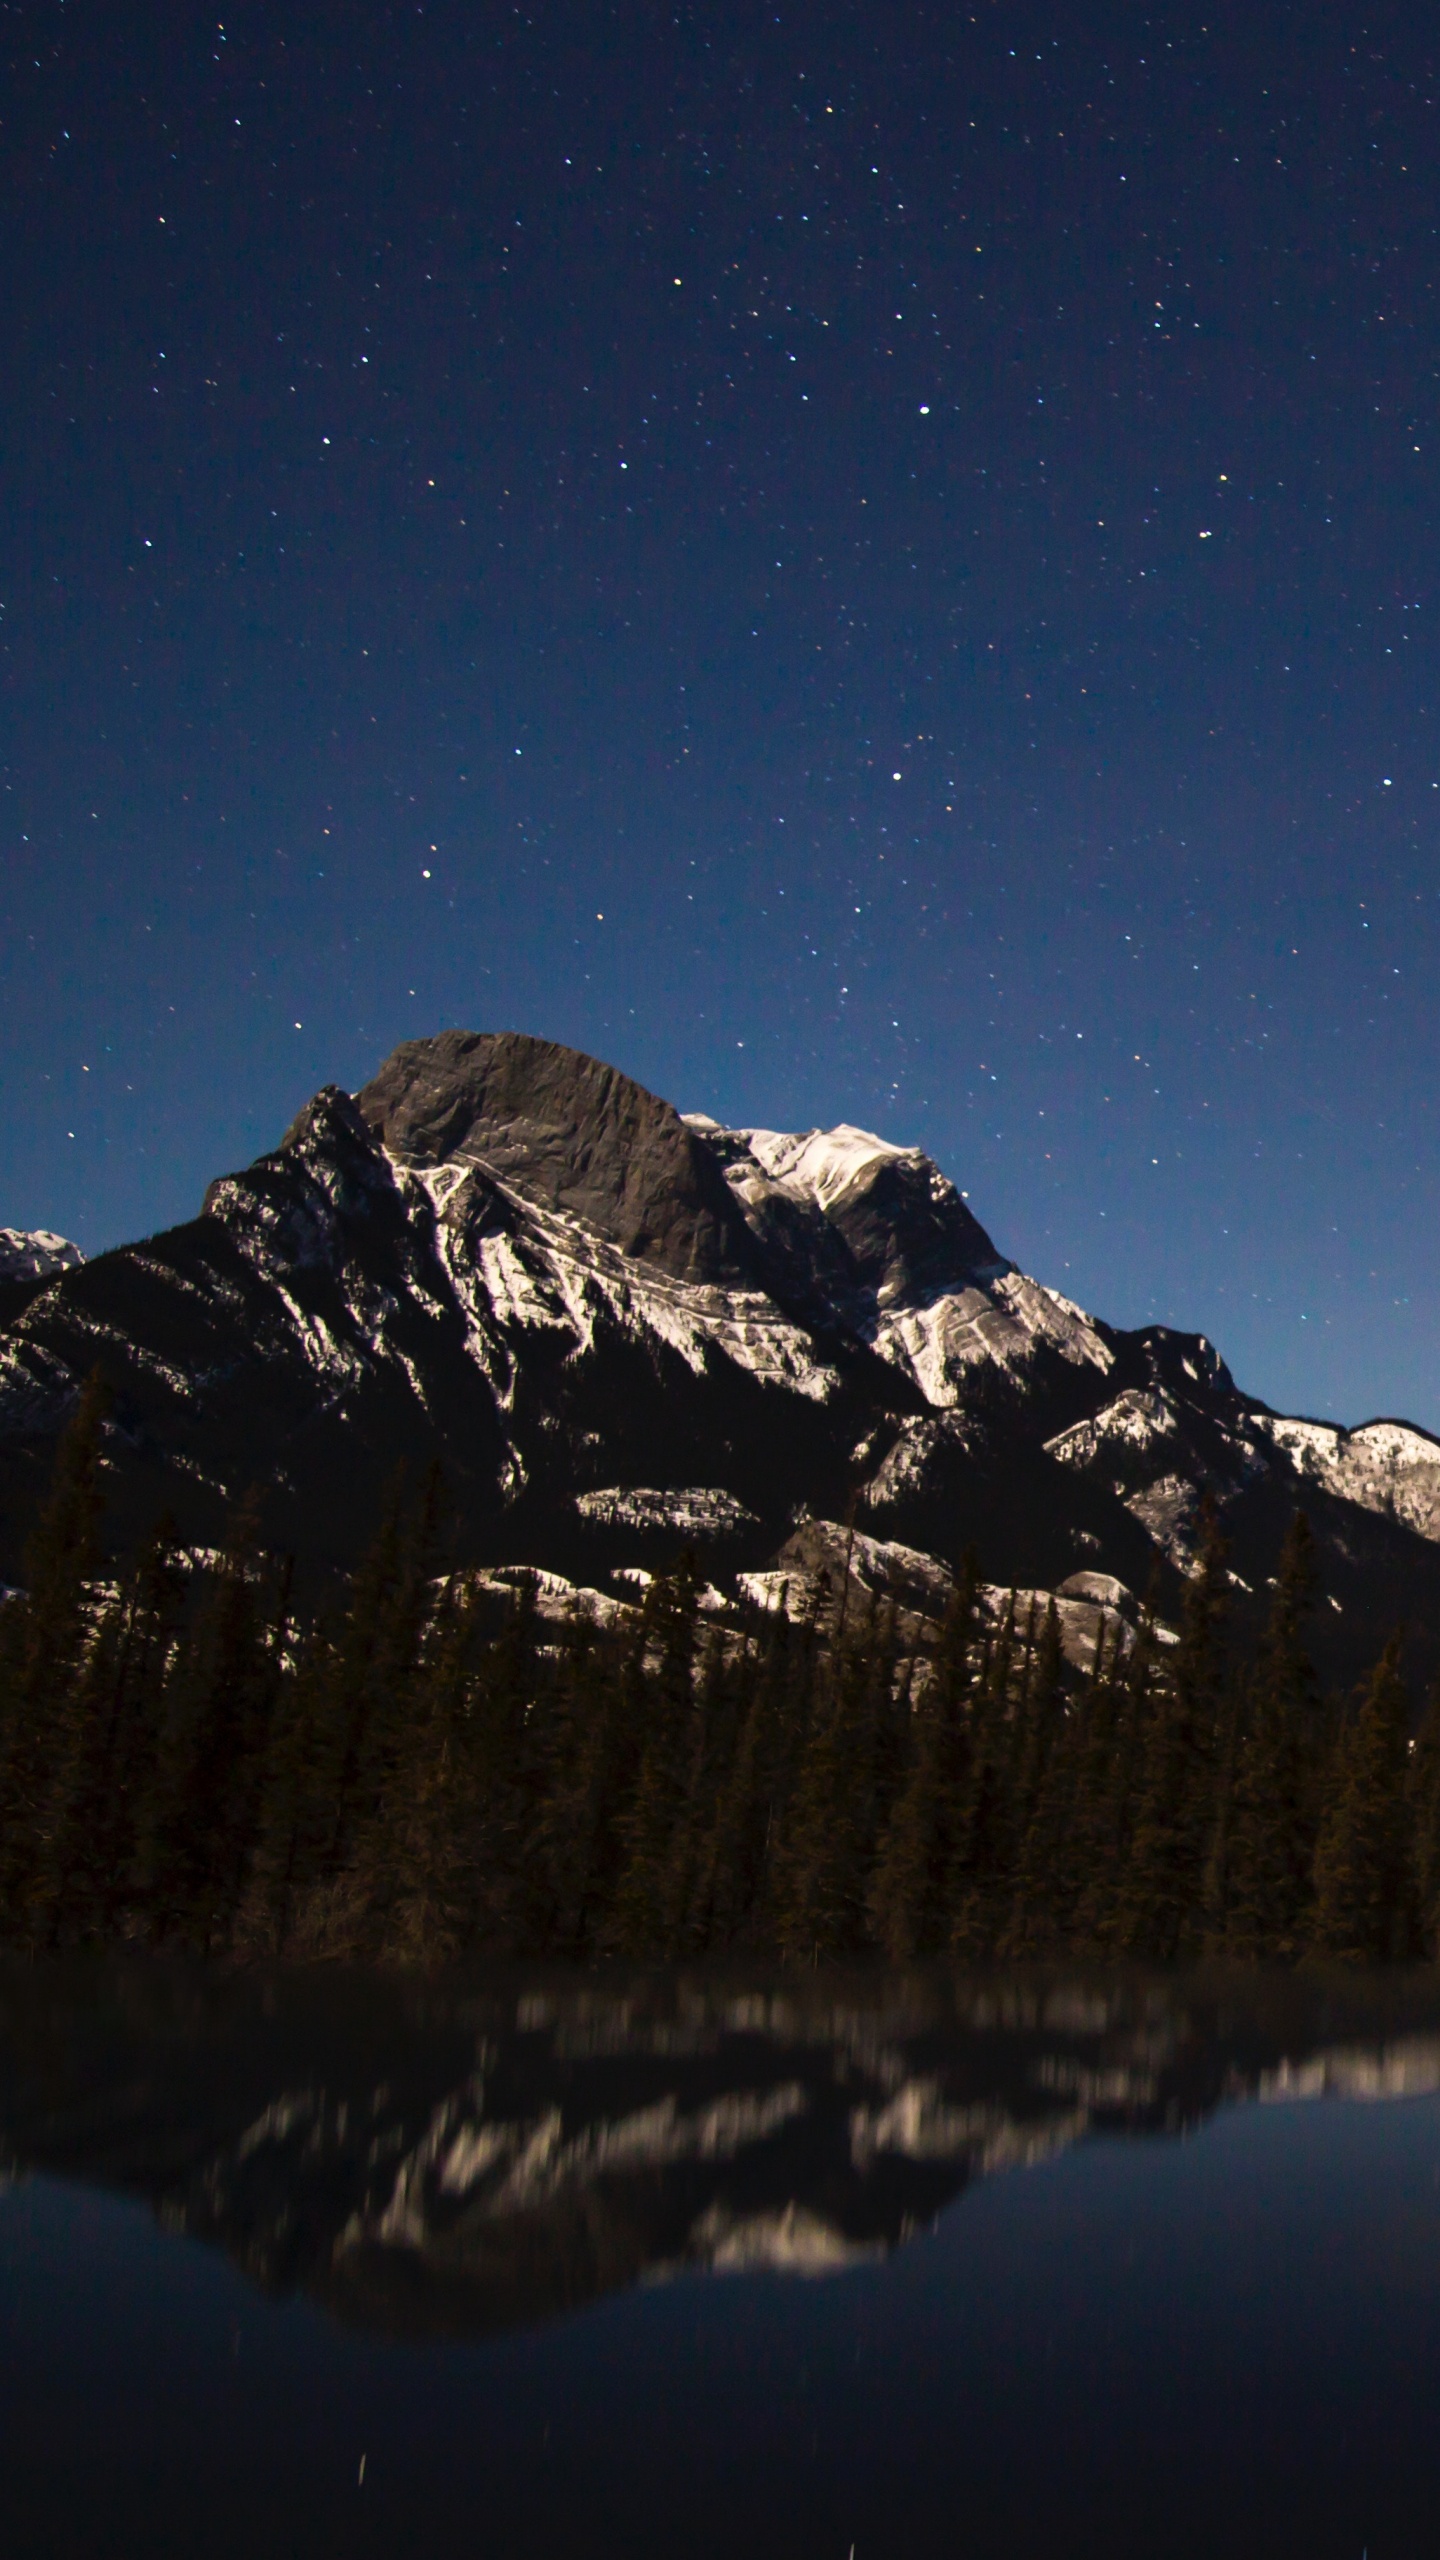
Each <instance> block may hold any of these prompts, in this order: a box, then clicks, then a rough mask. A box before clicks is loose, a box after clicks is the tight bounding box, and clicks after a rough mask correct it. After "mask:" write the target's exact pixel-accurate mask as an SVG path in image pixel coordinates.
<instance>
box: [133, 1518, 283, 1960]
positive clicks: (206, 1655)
mask: <svg viewBox="0 0 1440 2560" xmlns="http://www.w3.org/2000/svg"><path fill="white" fill-rule="evenodd" d="M288 1613H289V1576H288V1572H286V1573H284V1574H283V1575H282V1577H281V1579H280V1582H279V1584H278V1586H277V1585H276V1584H275V1582H274V1579H273V1576H272V1572H271V1568H270V1566H269V1563H268V1560H267V1559H266V1558H264V1557H263V1556H262V1554H261V1551H260V1546H259V1535H258V1519H257V1504H256V1501H255V1499H254V1498H253V1497H252V1498H251V1499H250V1500H248V1501H247V1502H246V1503H244V1504H243V1505H242V1506H241V1509H240V1510H239V1512H238V1513H237V1514H236V1517H235V1519H234V1521H233V1523H232V1525H231V1528H230V1531H229V1534H228V1536H227V1539H226V1542H225V1545H224V1547H223V1548H222V1549H221V1552H220V1555H219V1557H218V1559H217V1561H216V1564H215V1566H214V1568H213V1570H212V1571H211V1572H210V1573H209V1575H208V1576H207V1588H206V1590H205V1593H204V1597H203V1599H202V1601H201V1604H200V1607H199V1609H198V1611H197V1614H196V1618H195V1622H194V1625H193V1627H192V1629H191V1631H190V1634H189V1636H188V1638H187V1640H186V1642H185V1643H184V1644H183V1645H182V1646H181V1647H180V1649H179V1651H178V1653H177V1655H176V1658H175V1662H174V1666H173V1668H172V1672H171V1676H170V1679H169V1681H168V1682H167V1695H166V1703H165V1720H164V1729H163V1731H162V1734H161V1737H160V1745H159V1749H158V1752H157V1756H156V1766H155V1783H154V1791H153V1795H152V1799H151V1803H150V1805H149V1807H148V1819H147V1825H146V1828H147V1839H146V1845H145V1851H144V1853H143V1856H144V1865H145V1869H146V1882H147V1890H148V1901H149V1913H150V1925H151V1929H152V1932H153V1933H154V1934H155V1935H157V1936H159V1937H161V1938H179V1939H181V1940H183V1941H184V1942H185V1943H187V1944H189V1945H193V1946H198V1947H200V1948H202V1949H206V1950H210V1949H215V1948H218V1947H221V1946H224V1945H225V1944H226V1943H227V1941H228V1938H229V1935H230V1931H231V1929H232V1927H233V1925H234V1923H235V1921H236V1919H237V1916H238V1914H239V1910H240V1907H241V1904H242V1901H243V1899H244V1897H245V1894H246V1890H247V1886H248V1884H249V1881H250V1861H251V1856H252V1853H253V1851H254V1848H255V1845H256V1840H257V1836H258V1833H259V1828H260V1817H261V1802H262V1788H263V1781H264V1773H265V1768H266V1763H267V1758H268V1753H269V1742H270V1722H271V1717H272V1714H273V1712H274V1707H275V1701H276V1697H277V1695H278V1692H279V1688H280V1684H281V1679H282V1676H283V1656H284V1647H285V1642H286V1636H287V1632H288Z"/></svg>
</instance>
